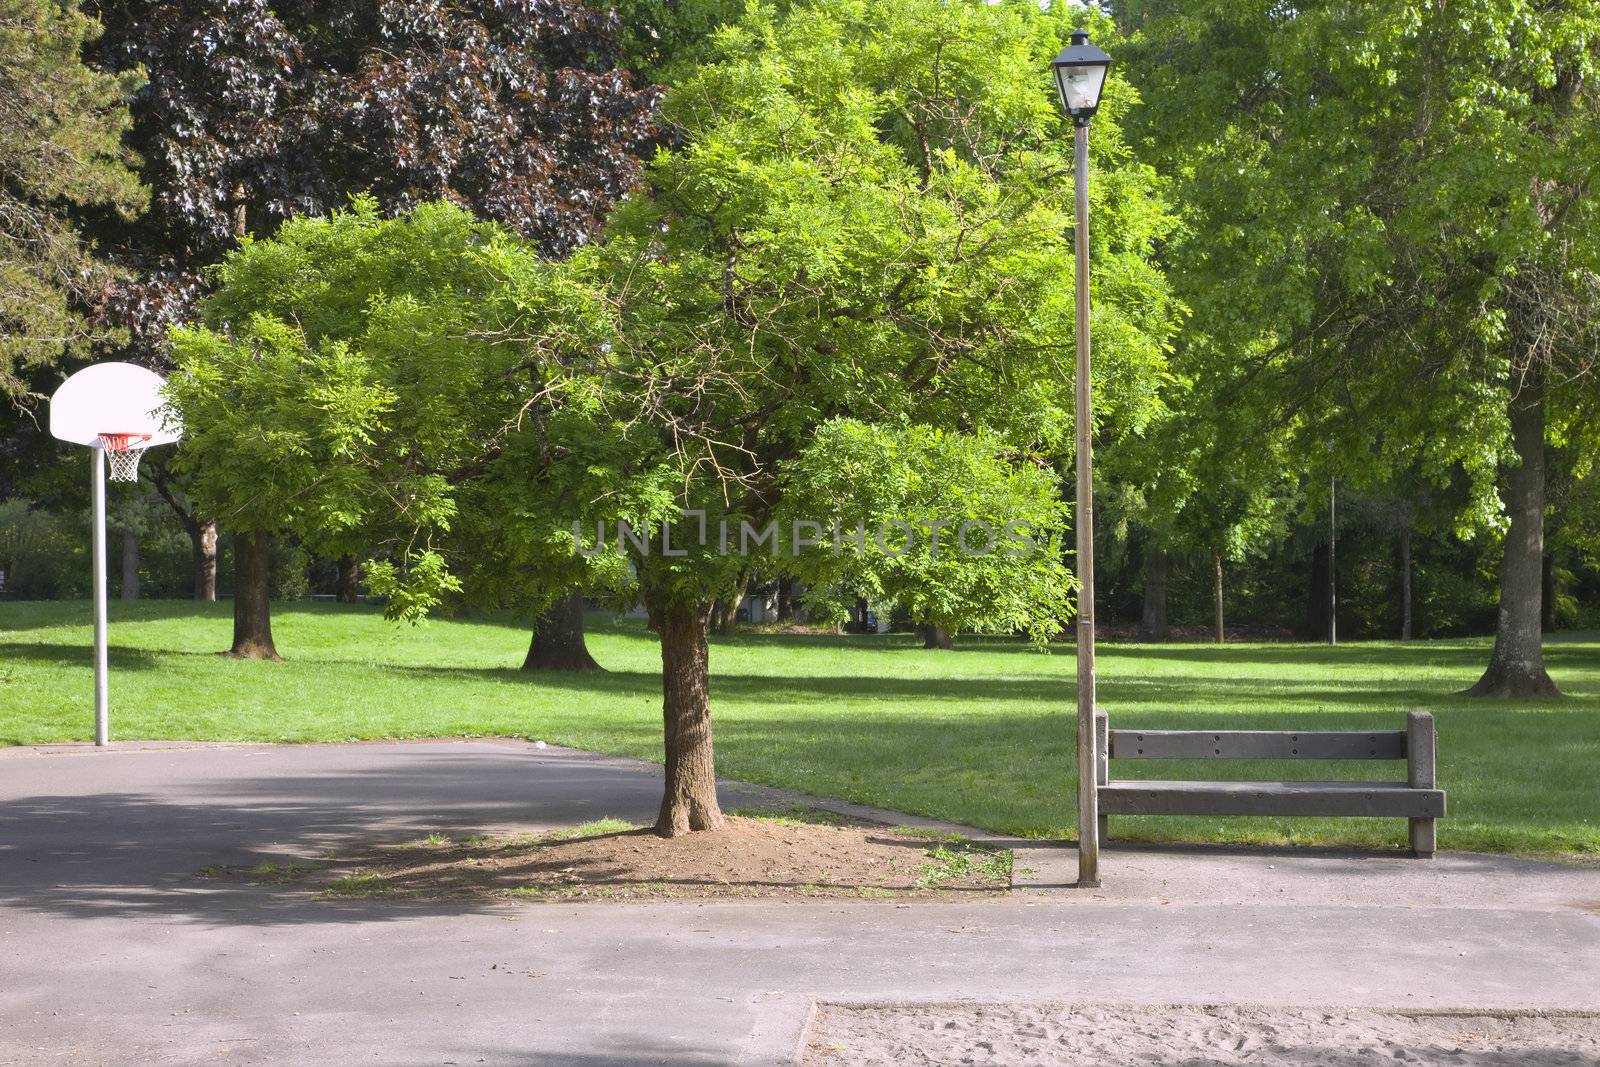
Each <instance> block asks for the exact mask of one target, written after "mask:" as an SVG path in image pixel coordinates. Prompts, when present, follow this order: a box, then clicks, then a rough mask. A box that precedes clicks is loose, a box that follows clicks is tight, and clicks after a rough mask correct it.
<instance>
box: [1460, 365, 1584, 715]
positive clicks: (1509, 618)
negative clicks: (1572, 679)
mask: <svg viewBox="0 0 1600 1067" xmlns="http://www.w3.org/2000/svg"><path fill="white" fill-rule="evenodd" d="M1544 405H1545V382H1544V373H1543V370H1542V369H1541V368H1540V367H1538V366H1534V367H1532V368H1530V369H1529V370H1528V372H1527V374H1526V375H1525V376H1524V377H1523V380H1522V385H1521V388H1519V389H1516V390H1515V391H1514V392H1513V393H1512V396H1511V403H1510V409H1511V410H1510V414H1511V441H1512V444H1513V445H1514V446H1515V448H1516V450H1517V456H1518V458H1519V459H1520V460H1521V462H1520V463H1519V464H1518V465H1517V466H1515V467H1513V468H1511V470H1509V471H1507V472H1506V480H1505V489H1504V499H1505V505H1506V511H1507V512H1509V513H1510V515H1511V528H1510V529H1509V530H1507V531H1506V538H1505V554H1504V558H1503V559H1502V561H1501V564H1500V619H1499V625H1498V626H1497V627H1496V629H1495V636H1494V652H1493V653H1492V654H1491V655H1490V657H1489V667H1488V669H1487V670H1485V671H1484V672H1483V677H1482V678H1480V679H1478V682H1477V684H1476V685H1474V686H1473V687H1472V688H1471V689H1468V690H1466V692H1465V694H1464V695H1466V696H1474V697H1484V696H1496V697H1556V696H1560V695H1561V690H1559V689H1557V688H1556V684H1555V682H1553V681H1551V680H1550V675H1549V674H1548V673H1546V672H1545V669H1544V643H1543V640H1542V638H1541V634H1540V632H1539V616H1540V602H1541V600H1542V599H1543V598H1542V597H1541V595H1540V594H1541V588H1540V585H1541V582H1540V575H1541V571H1542V569H1543V560H1544V465H1545V460H1544V418H1545V410H1544Z"/></svg>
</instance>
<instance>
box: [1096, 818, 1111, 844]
mask: <svg viewBox="0 0 1600 1067" xmlns="http://www.w3.org/2000/svg"><path fill="white" fill-rule="evenodd" d="M1096 822H1097V823H1098V824H1099V825H1098V826H1097V828H1096V831H1097V832H1098V833H1099V834H1100V843H1101V844H1102V845H1103V844H1105V843H1106V839H1107V838H1108V837H1110V836H1111V829H1110V828H1111V816H1109V815H1102V816H1100V818H1099V819H1097V820H1096Z"/></svg>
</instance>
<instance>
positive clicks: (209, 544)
mask: <svg viewBox="0 0 1600 1067" xmlns="http://www.w3.org/2000/svg"><path fill="white" fill-rule="evenodd" d="M184 526H185V527H186V528H187V530H188V532H189V544H190V546H191V548H192V549H193V551H194V598H195V599H196V600H203V601H206V602H207V603H214V602H215V601H216V599H217V520H216V519H206V520H205V521H204V522H197V521H194V520H192V519H191V520H190V521H188V522H186V523H184Z"/></svg>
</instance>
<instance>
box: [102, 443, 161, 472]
mask: <svg viewBox="0 0 1600 1067" xmlns="http://www.w3.org/2000/svg"><path fill="white" fill-rule="evenodd" d="M148 440H150V435H149V434H147V433H103V434H101V435H100V447H101V449H102V450H104V452H105V454H106V464H107V467H106V477H107V478H108V479H110V480H111V481H113V482H136V481H138V480H139V457H140V456H142V455H144V444H143V442H145V441H148Z"/></svg>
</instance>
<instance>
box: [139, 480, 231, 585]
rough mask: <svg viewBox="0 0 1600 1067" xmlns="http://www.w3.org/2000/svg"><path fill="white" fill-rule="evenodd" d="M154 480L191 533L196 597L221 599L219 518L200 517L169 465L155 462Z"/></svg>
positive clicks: (174, 512) (164, 497)
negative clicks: (173, 478) (181, 491)
mask: <svg viewBox="0 0 1600 1067" xmlns="http://www.w3.org/2000/svg"><path fill="white" fill-rule="evenodd" d="M150 476H151V481H153V482H154V483H155V487H156V492H158V493H160V494H161V499H162V500H165V501H166V502H167V506H168V507H170V508H171V509H172V513H173V514H174V515H176V516H178V521H179V522H180V523H182V524H183V530H184V532H185V533H187V534H188V535H189V547H190V550H191V551H192V552H193V554H194V598H195V599H196V600H203V601H207V602H212V601H215V600H216V599H217V520H216V519H200V518H199V517H197V516H196V515H195V513H194V512H193V511H192V510H191V509H190V508H189V506H188V504H187V502H186V501H185V500H183V499H182V498H181V497H180V496H179V495H178V492H177V490H175V489H174V488H173V486H172V483H171V480H170V477H171V476H170V475H169V474H168V473H167V468H166V467H165V466H163V465H161V464H153V465H152V466H151V468H150Z"/></svg>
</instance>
